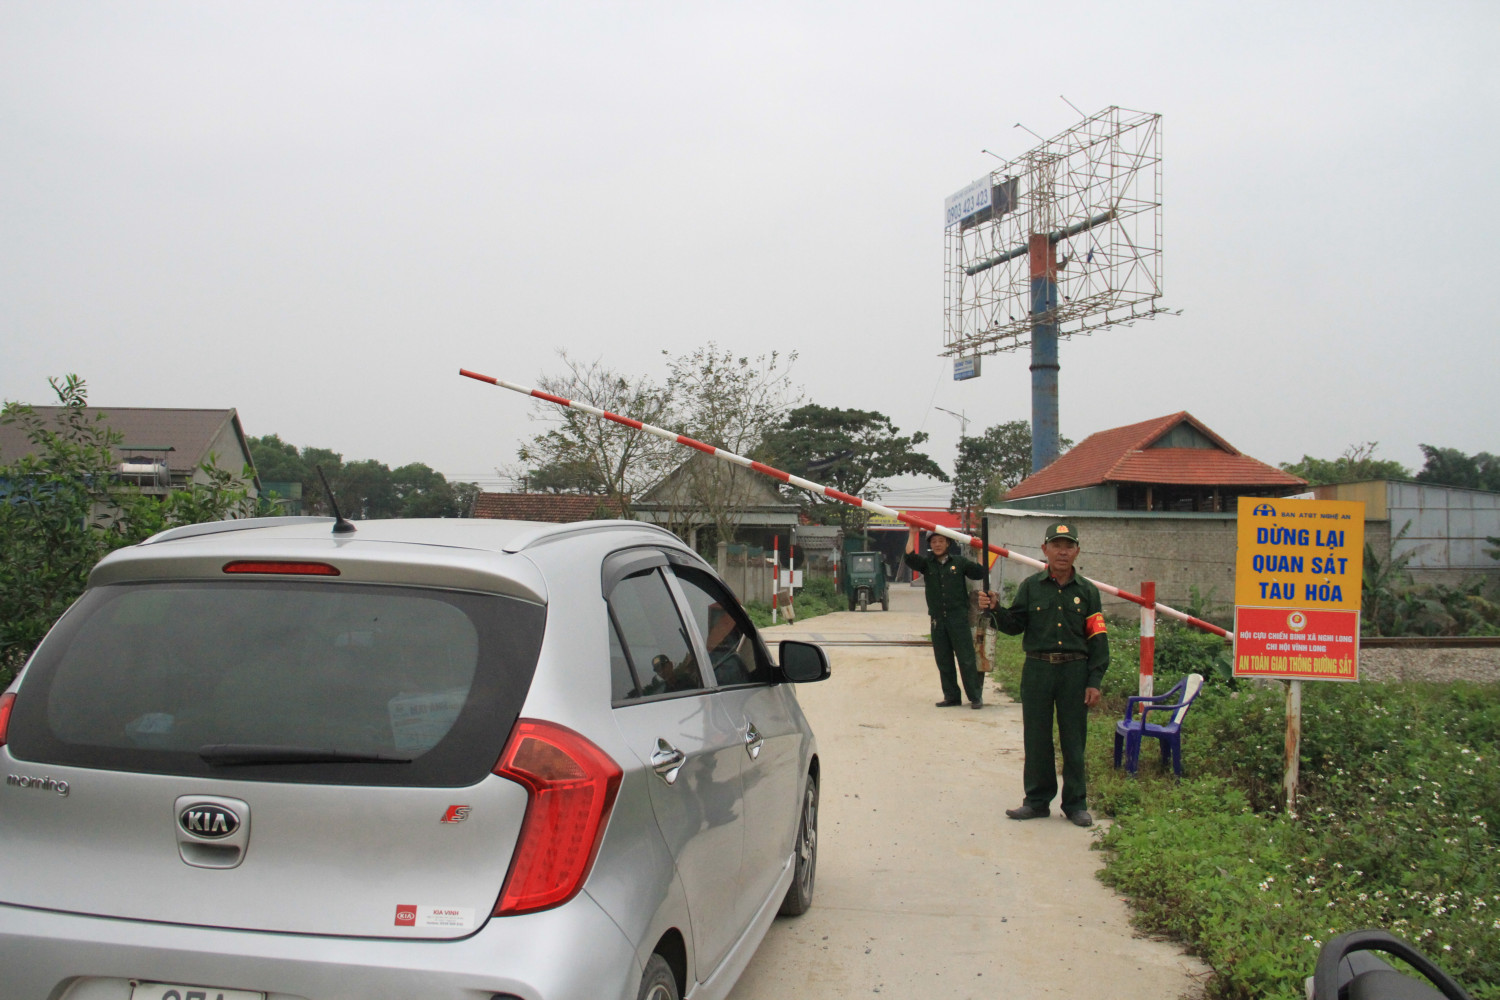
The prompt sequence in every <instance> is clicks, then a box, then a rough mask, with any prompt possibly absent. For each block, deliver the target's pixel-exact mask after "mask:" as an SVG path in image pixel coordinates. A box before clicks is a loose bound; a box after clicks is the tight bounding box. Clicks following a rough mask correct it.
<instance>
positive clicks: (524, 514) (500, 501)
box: [473, 493, 620, 524]
mask: <svg viewBox="0 0 1500 1000" xmlns="http://www.w3.org/2000/svg"><path fill="white" fill-rule="evenodd" d="M601 512H602V513H601ZM473 516H475V517H489V518H496V519H499V520H505V521H547V522H549V523H552V524H571V523H572V522H574V521H592V520H595V519H596V518H599V517H619V516H620V503H619V501H618V500H613V499H611V498H609V497H601V496H588V495H580V494H576V493H480V494H479V495H478V496H476V497H475V498H474V515H473Z"/></svg>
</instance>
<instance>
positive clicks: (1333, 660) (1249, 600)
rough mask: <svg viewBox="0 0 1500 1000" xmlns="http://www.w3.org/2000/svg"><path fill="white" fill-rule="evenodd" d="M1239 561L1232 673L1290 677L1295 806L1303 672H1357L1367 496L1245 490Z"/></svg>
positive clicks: (1290, 798)
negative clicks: (1255, 494) (1287, 495)
mask: <svg viewBox="0 0 1500 1000" xmlns="http://www.w3.org/2000/svg"><path fill="white" fill-rule="evenodd" d="M1237 527H1238V541H1239V548H1238V551H1237V552H1236V554H1235V571H1234V604H1235V608H1234V676H1236V677H1268V678H1277V679H1280V680H1286V681H1290V682H1291V683H1290V685H1289V687H1288V688H1287V700H1286V722H1287V728H1286V781H1285V784H1286V807H1287V812H1288V813H1290V814H1292V815H1296V809H1297V758H1298V754H1299V753H1300V749H1301V745H1302V681H1304V680H1314V681H1357V680H1359V612H1360V591H1361V583H1362V581H1363V579H1364V550H1365V505H1364V504H1362V503H1358V502H1352V501H1342V500H1290V499H1268V500H1263V501H1260V502H1258V503H1256V502H1253V501H1247V500H1241V502H1240V508H1239V518H1238V525H1237Z"/></svg>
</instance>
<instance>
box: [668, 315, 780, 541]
mask: <svg viewBox="0 0 1500 1000" xmlns="http://www.w3.org/2000/svg"><path fill="white" fill-rule="evenodd" d="M662 353H663V354H666V353H667V352H665V351H663V352H662ZM667 357H668V361H667V371H668V373H669V374H668V376H667V387H666V388H667V394H668V396H669V397H670V399H671V404H672V408H673V409H674V410H675V412H676V415H677V421H676V426H677V427H678V428H679V433H682V434H686V435H687V436H688V437H692V438H696V439H697V440H699V441H702V442H704V443H705V444H711V445H713V446H714V447H716V448H722V449H724V450H725V451H731V452H734V453H736V454H739V455H749V454H752V453H754V452H756V451H757V450H758V449H759V448H760V447H761V444H762V443H763V442H764V440H765V438H766V435H767V434H768V433H769V432H770V431H771V430H772V429H773V428H775V427H776V426H778V425H779V424H780V423H781V421H782V418H783V417H785V415H786V413H787V411H788V410H789V409H790V408H791V407H792V406H794V405H796V404H797V403H799V402H801V400H802V397H803V394H802V390H801V389H800V388H799V387H797V386H794V385H793V384H792V383H791V379H790V376H791V368H792V365H793V364H794V363H795V362H796V360H797V352H795V351H793V352H792V353H790V354H787V355H785V356H783V355H781V354H780V353H779V352H777V351H772V352H770V353H769V354H761V355H758V356H756V357H749V356H736V355H735V353H734V352H733V351H730V350H727V349H725V350H721V349H720V348H719V346H718V345H717V344H715V343H713V342H712V341H710V342H709V343H708V344H706V345H704V346H703V347H700V348H698V349H697V350H695V351H693V352H691V353H689V354H685V355H682V356H681V357H676V358H674V357H671V356H670V355H667ZM757 475H758V474H757V473H755V472H751V471H750V470H748V469H743V468H741V467H739V466H737V465H734V464H732V463H728V462H717V461H713V460H707V461H691V462H686V463H684V464H683V465H682V467H681V469H680V483H678V484H677V488H676V489H674V490H673V494H674V500H673V504H674V507H677V506H684V505H687V504H690V505H691V506H692V507H695V508H697V509H698V510H701V511H702V512H703V513H704V515H705V516H706V517H707V518H708V519H709V520H710V521H711V522H712V523H713V525H714V528H715V529H716V531H717V534H718V537H719V539H720V540H721V541H725V542H733V541H734V538H735V534H736V532H737V531H738V529H739V524H740V520H741V518H742V517H743V514H744V496H745V492H746V488H747V486H746V482H747V480H748V479H750V478H753V477H755V476H757Z"/></svg>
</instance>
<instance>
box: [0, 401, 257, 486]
mask: <svg viewBox="0 0 1500 1000" xmlns="http://www.w3.org/2000/svg"><path fill="white" fill-rule="evenodd" d="M32 409H33V410H35V411H36V414H37V416H39V417H42V418H44V419H45V420H47V421H48V423H49V424H50V425H51V426H53V427H57V426H59V424H58V422H57V418H58V417H59V416H60V415H61V413H62V409H63V408H62V407H60V406H33V407H32ZM85 412H86V413H87V414H88V417H89V419H90V420H93V418H94V415H95V414H98V413H103V414H104V416H105V420H106V422H107V424H108V426H109V428H110V429H111V430H114V431H118V432H119V433H120V434H121V435H122V436H123V440H122V441H121V442H120V446H119V447H118V448H116V449H115V454H116V455H117V456H119V457H122V458H123V457H125V456H127V455H131V454H133V452H132V448H168V447H169V448H172V449H173V450H172V451H169V452H167V453H166V460H167V468H169V469H171V470H172V471H173V472H178V473H191V472H192V471H193V470H194V469H195V468H197V467H198V465H199V464H200V463H201V462H203V461H204V460H205V459H206V458H207V457H208V450H209V448H210V447H212V445H213V443H214V441H215V439H217V438H218V436H219V433H220V431H222V430H223V429H224V427H225V425H226V424H230V425H232V426H233V428H234V431H235V436H236V438H238V439H239V442H240V447H241V448H242V449H243V451H244V461H246V462H248V461H250V448H249V445H248V444H247V443H246V442H245V437H244V432H243V431H242V430H241V429H240V426H239V418H238V415H237V414H236V413H235V411H234V410H233V409H224V410H195V409H176V408H164V407H147V406H90V407H86V408H85ZM30 453H31V442H30V441H28V440H27V439H26V434H25V432H24V431H23V430H22V429H21V428H20V427H19V426H18V425H16V424H0V461H13V460H14V459H16V458H18V457H19V456H21V455H28V454H30ZM219 457H220V458H221V459H225V460H228V461H231V462H233V463H234V464H235V467H236V468H238V459H237V458H235V457H234V456H228V455H220V456H219Z"/></svg>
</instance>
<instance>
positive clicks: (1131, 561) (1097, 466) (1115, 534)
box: [985, 410, 1307, 614]
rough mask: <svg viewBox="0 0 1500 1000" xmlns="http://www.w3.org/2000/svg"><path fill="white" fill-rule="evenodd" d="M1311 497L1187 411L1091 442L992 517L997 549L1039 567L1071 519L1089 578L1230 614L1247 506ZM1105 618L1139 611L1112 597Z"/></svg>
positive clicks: (1006, 575)
mask: <svg viewBox="0 0 1500 1000" xmlns="http://www.w3.org/2000/svg"><path fill="white" fill-rule="evenodd" d="M1306 489H1307V481H1306V480H1303V479H1299V478H1298V477H1297V476H1294V475H1292V474H1290V473H1288V472H1284V471H1283V470H1281V469H1278V468H1275V467H1274V466H1271V465H1267V464H1266V463H1264V462H1261V461H1259V460H1257V459H1254V458H1251V457H1250V456H1249V455H1246V454H1245V453H1244V452H1242V451H1240V450H1239V449H1238V448H1236V447H1234V446H1233V445H1232V444H1230V443H1229V442H1228V441H1226V440H1225V439H1224V438H1222V437H1220V436H1219V435H1218V434H1216V433H1215V432H1214V431H1212V430H1210V429H1209V428H1208V427H1207V426H1206V425H1205V424H1203V422H1202V421H1200V420H1198V419H1197V418H1196V417H1194V416H1193V415H1192V414H1190V413H1188V412H1187V411H1185V410H1184V411H1182V412H1179V413H1172V414H1168V415H1167V416H1164V417H1156V418H1154V419H1152V420H1143V421H1141V422H1140V423H1135V424H1127V425H1125V426H1124V427H1114V428H1111V429H1109V430H1104V431H1099V432H1097V433H1095V434H1090V435H1089V436H1088V437H1086V438H1084V439H1083V440H1082V441H1081V442H1079V443H1078V445H1077V446H1075V447H1074V448H1073V449H1072V450H1071V451H1069V452H1068V453H1067V454H1065V455H1063V456H1062V457H1061V458H1059V459H1058V460H1057V461H1055V462H1053V463H1052V464H1051V465H1049V466H1047V467H1046V468H1045V469H1042V470H1041V471H1040V472H1036V473H1033V474H1032V475H1030V476H1028V477H1027V478H1026V479H1023V480H1022V481H1021V482H1020V483H1018V484H1017V485H1016V486H1015V488H1013V489H1012V490H1011V491H1010V492H1009V493H1007V494H1006V495H1005V500H1004V502H1002V503H1000V504H998V505H997V506H995V507H992V508H990V509H988V510H986V511H985V515H986V516H987V517H988V518H989V522H990V541H991V542H992V543H994V544H997V545H1001V546H1004V547H1005V548H1007V549H1012V550H1015V551H1017V552H1021V553H1024V554H1026V555H1028V556H1031V557H1032V558H1039V557H1040V555H1041V545H1042V532H1043V529H1044V528H1045V527H1046V526H1047V524H1049V523H1050V522H1052V521H1056V520H1058V519H1059V518H1060V517H1066V518H1067V519H1068V520H1069V521H1070V522H1073V523H1075V525H1076V530H1077V531H1078V535H1079V538H1080V539H1081V540H1082V542H1083V552H1082V554H1081V555H1080V556H1079V560H1078V568H1079V570H1080V571H1081V572H1083V573H1084V574H1085V575H1087V576H1090V577H1093V578H1094V579H1097V580H1105V581H1107V582H1109V583H1112V584H1114V585H1115V586H1118V587H1124V588H1125V589H1127V590H1132V591H1134V590H1136V589H1137V588H1138V587H1139V586H1140V584H1141V583H1142V582H1143V581H1146V580H1150V581H1152V582H1153V583H1155V584H1156V588H1157V590H1156V592H1157V596H1158V599H1159V600H1162V601H1165V602H1166V603H1167V604H1170V605H1173V606H1174V607H1177V608H1183V609H1185V608H1186V607H1187V606H1188V604H1189V603H1190V602H1191V599H1192V593H1193V591H1194V590H1196V591H1197V592H1198V594H1199V596H1200V599H1202V600H1205V601H1208V602H1209V603H1211V604H1217V605H1220V606H1224V605H1229V604H1232V603H1233V601H1234V557H1235V546H1236V535H1235V525H1236V517H1237V515H1236V511H1237V509H1238V506H1239V500H1240V498H1241V497H1282V496H1289V495H1292V494H1296V493H1301V492H1304V491H1306ZM1033 572H1035V570H1033V569H1032V568H1030V567H1027V566H1025V565H1022V564H1020V563H1013V562H1011V561H1008V560H1002V561H1001V563H1000V564H998V567H997V573H996V576H997V577H998V579H1000V580H1002V581H1004V582H1009V583H1014V582H1017V581H1019V580H1021V579H1022V578H1024V577H1025V576H1028V575H1030V574H1031V573H1033ZM1105 609H1106V610H1107V611H1109V612H1110V613H1111V614H1126V613H1134V610H1135V606H1134V605H1132V604H1129V603H1127V602H1124V601H1118V600H1113V599H1111V598H1109V597H1108V596H1107V595H1106V597H1105Z"/></svg>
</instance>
